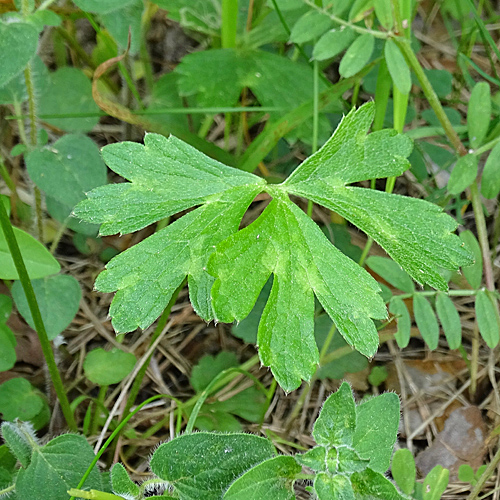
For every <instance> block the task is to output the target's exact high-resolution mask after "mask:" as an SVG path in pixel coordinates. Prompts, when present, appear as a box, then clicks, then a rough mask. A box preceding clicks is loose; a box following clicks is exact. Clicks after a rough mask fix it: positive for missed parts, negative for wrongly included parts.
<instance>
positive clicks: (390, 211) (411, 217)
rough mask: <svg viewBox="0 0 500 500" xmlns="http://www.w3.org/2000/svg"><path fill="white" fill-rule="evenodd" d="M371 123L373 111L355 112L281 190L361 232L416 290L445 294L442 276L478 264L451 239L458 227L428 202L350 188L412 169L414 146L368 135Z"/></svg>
mask: <svg viewBox="0 0 500 500" xmlns="http://www.w3.org/2000/svg"><path fill="white" fill-rule="evenodd" d="M373 116H374V105H373V104H372V103H369V104H366V105H364V106H363V107H361V108H359V109H358V110H356V111H353V112H351V113H350V114H349V115H348V116H347V117H345V118H344V119H343V121H342V122H341V124H340V125H339V127H338V128H337V130H336V132H335V134H334V135H333V136H332V138H331V139H330V140H329V141H328V142H327V143H326V144H325V145H324V146H323V148H321V149H320V150H319V151H318V152H317V153H315V154H314V155H312V156H310V157H309V158H308V159H307V160H305V161H304V162H303V163H302V164H301V165H300V167H299V168H297V169H296V170H295V171H294V172H293V174H292V175H291V176H290V177H289V178H288V179H287V180H286V181H285V182H284V183H283V186H284V187H286V189H287V191H288V192H289V193H291V194H296V195H299V196H304V197H305V198H309V199H311V200H313V201H315V202H317V203H319V204H320V205H323V206H325V207H327V208H330V209H331V210H334V211H335V212H337V213H339V214H340V215H342V216H343V217H345V218H346V219H347V220H349V221H350V222H352V223H353V224H355V225H356V226H358V227H359V228H360V229H362V230H363V231H364V232H365V233H367V234H368V235H369V236H371V237H372V238H373V239H374V240H375V241H377V243H379V245H381V246H382V247H383V248H384V250H385V251H386V252H387V253H388V254H389V255H390V256H391V257H392V258H393V259H394V260H395V261H396V262H397V263H398V264H399V265H400V266H402V267H403V269H404V270H405V271H406V272H407V273H408V274H409V275H410V276H411V277H412V278H413V279H414V280H415V281H417V282H418V283H422V284H423V283H427V284H429V285H431V286H433V287H434V288H437V289H440V290H447V288H448V285H447V282H446V280H445V279H444V278H443V277H442V276H441V275H440V273H439V269H440V268H444V269H452V270H456V269H458V267H459V266H461V265H470V264H472V262H473V260H472V256H471V255H470V254H469V252H468V251H467V250H466V249H464V248H463V243H461V242H460V240H459V238H458V236H456V235H454V234H451V232H452V231H454V230H455V229H456V227H457V223H456V221H455V220H454V219H453V218H451V217H450V216H449V215H447V214H445V213H443V212H442V209H441V208H440V207H438V206H437V205H434V204H432V203H428V202H426V201H424V200H419V199H416V198H409V197H405V196H399V195H394V194H389V193H385V192H381V191H375V190H369V189H362V188H357V187H349V186H347V184H349V183H351V182H356V181H360V180H365V179H370V178H379V177H388V176H393V175H400V174H401V173H402V172H404V171H405V170H406V169H407V168H409V163H408V162H407V160H406V156H408V155H409V153H410V152H411V143H410V141H409V139H407V138H406V137H405V136H401V135H396V133H395V132H393V131H389V130H382V131H380V132H375V133H372V134H370V135H368V136H366V135H365V134H366V131H367V130H368V128H369V126H370V124H371V122H372V119H373ZM416 214H418V217H417V216H416Z"/></svg>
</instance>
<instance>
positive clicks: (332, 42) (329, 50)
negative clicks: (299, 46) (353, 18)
mask: <svg viewBox="0 0 500 500" xmlns="http://www.w3.org/2000/svg"><path fill="white" fill-rule="evenodd" d="M356 36H357V35H356V33H355V32H354V31H353V30H352V29H351V28H346V27H342V28H334V29H332V30H330V31H327V32H326V33H325V34H324V35H323V36H322V37H321V38H320V39H319V40H318V41H317V43H316V44H315V45H314V49H313V58H314V59H316V60H317V61H324V60H325V59H330V58H332V57H335V56H337V55H339V54H340V53H341V52H342V51H343V50H345V49H346V48H347V47H349V45H351V43H352V42H354V40H355V39H356Z"/></svg>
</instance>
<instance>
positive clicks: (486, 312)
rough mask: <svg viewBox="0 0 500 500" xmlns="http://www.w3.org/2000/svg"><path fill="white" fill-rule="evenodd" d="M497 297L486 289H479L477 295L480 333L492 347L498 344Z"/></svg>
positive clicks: (477, 315)
mask: <svg viewBox="0 0 500 500" xmlns="http://www.w3.org/2000/svg"><path fill="white" fill-rule="evenodd" d="M494 301H496V299H495V298H494V297H493V296H491V295H490V294H489V293H488V292H486V291H482V290H481V291H479V292H478V293H477V295H476V319H477V326H478V328H479V333H480V334H481V337H483V339H484V341H485V342H486V344H487V345H488V347H489V348H490V349H494V348H495V347H496V346H497V345H498V340H499V333H498V328H499V324H498V313H497V309H496V304H495V303H494Z"/></svg>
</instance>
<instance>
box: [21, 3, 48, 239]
mask: <svg viewBox="0 0 500 500" xmlns="http://www.w3.org/2000/svg"><path fill="white" fill-rule="evenodd" d="M24 3H25V2H23V5H24ZM24 81H25V84H26V91H27V93H28V114H29V121H30V138H29V144H28V147H29V149H33V148H35V147H36V143H37V118H36V96H35V86H34V83H33V68H32V65H31V62H29V63H28V65H27V66H26V68H25V70H24ZM33 192H34V196H35V218H36V227H37V232H38V239H39V240H40V241H41V242H42V243H43V241H44V238H43V210H42V193H41V191H40V189H39V188H38V187H37V186H33Z"/></svg>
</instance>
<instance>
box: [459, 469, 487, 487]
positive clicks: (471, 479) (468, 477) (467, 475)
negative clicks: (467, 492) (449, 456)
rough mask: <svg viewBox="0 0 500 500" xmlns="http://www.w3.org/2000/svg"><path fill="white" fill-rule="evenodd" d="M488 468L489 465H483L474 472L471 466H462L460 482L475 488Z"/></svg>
mask: <svg viewBox="0 0 500 500" xmlns="http://www.w3.org/2000/svg"><path fill="white" fill-rule="evenodd" d="M487 467H488V465H486V464H485V465H481V467H479V468H478V469H477V471H475V472H474V469H473V468H472V467H471V466H470V465H469V464H462V465H461V466H460V467H459V468H458V480H459V481H462V482H464V483H470V485H471V486H475V485H476V484H477V482H478V481H479V478H480V477H481V476H482V475H483V473H484V471H485V470H486V469H487Z"/></svg>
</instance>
